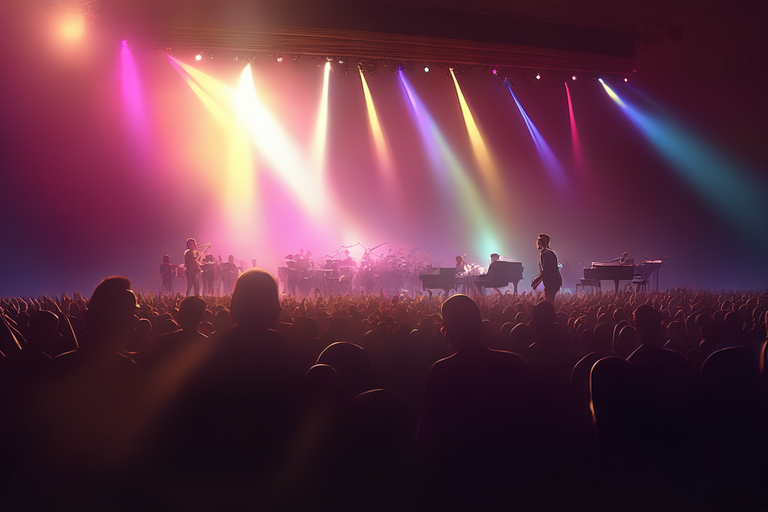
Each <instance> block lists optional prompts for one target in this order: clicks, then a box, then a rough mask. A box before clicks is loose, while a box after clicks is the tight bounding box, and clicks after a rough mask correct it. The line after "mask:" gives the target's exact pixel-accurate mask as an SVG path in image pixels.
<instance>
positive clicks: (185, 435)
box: [0, 268, 768, 510]
mask: <svg viewBox="0 0 768 512" xmlns="http://www.w3.org/2000/svg"><path fill="white" fill-rule="evenodd" d="M548 298H549V297H548ZM0 308H1V309H2V315H0V316H1V317H2V325H1V326H0V352H2V355H3V356H4V357H2V358H0V380H2V384H3V390H4V393H2V398H1V399H0V400H1V401H0V433H2V436H0V482H2V488H0V495H1V496H2V498H1V499H2V502H3V508H4V509H9V510H39V509H56V510H74V509H76V510H96V509H98V510H105V509H106V510H123V509H126V510H223V509H226V510H235V509H237V510H248V509H254V510H361V509H364V510H499V509H504V510H758V509H759V510H765V508H766V505H768V499H766V497H765V492H764V485H765V481H766V476H768V471H766V461H768V459H767V458H766V457H767V456H768V441H766V432H768V430H767V429H766V427H768V414H767V413H768V368H766V362H767V361H766V358H767V357H768V351H767V349H766V340H767V338H766V334H767V333H766V318H767V317H768V292H765V291H720V292H714V291H706V290H700V291H694V290H686V289H672V290H667V291H661V292H658V291H657V292H648V293H630V292H618V293H615V292H607V293H597V294H585V293H581V294H569V293H561V294H559V295H557V296H556V297H555V298H554V303H553V302H552V301H550V300H545V299H544V297H542V296H541V295H540V294H536V293H533V294H532V293H523V294H521V295H514V294H511V293H507V294H504V295H492V296H484V295H477V296H475V297H469V296H467V295H462V294H456V295H453V296H450V297H442V296H433V295H432V294H429V295H417V296H416V297H415V298H411V297H403V296H397V295H396V296H394V297H392V298H388V297H385V296H384V294H383V293H382V294H379V295H364V294H360V295H342V296H331V297H329V298H323V297H317V298H314V299H299V298H295V297H290V296H283V297H281V296H280V294H279V289H278V285H277V282H276V280H275V279H274V277H273V276H272V275H270V274H269V273H267V272H265V271H263V270H260V269H257V268H253V269H250V270H247V271H245V272H244V273H242V274H241V275H240V276H239V277H238V279H237V282H236V284H235V287H234V291H233V293H232V295H231V296H224V297H216V296H211V295H204V296H203V297H197V296H190V297H182V296H181V295H180V294H178V295H176V296H172V295H165V296H157V295H154V294H149V295H144V294H141V293H138V294H137V293H134V291H132V290H131V282H130V280H129V279H127V278H125V277H119V276H113V277H109V278H106V279H104V280H103V281H102V282H101V283H100V284H99V285H98V286H97V287H96V289H95V290H94V291H93V293H92V295H91V296H90V298H86V297H83V296H81V295H79V294H74V296H72V297H70V296H68V295H66V294H65V295H63V296H61V297H58V296H57V297H54V298H49V297H41V298H21V297H12V298H5V299H2V300H0Z"/></svg>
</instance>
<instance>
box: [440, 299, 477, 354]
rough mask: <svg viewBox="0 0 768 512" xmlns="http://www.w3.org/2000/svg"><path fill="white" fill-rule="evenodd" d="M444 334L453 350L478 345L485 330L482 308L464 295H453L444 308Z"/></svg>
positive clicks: (444, 304) (444, 303)
mask: <svg viewBox="0 0 768 512" xmlns="http://www.w3.org/2000/svg"><path fill="white" fill-rule="evenodd" d="M442 316H443V333H444V334H445V335H446V336H447V337H448V339H449V340H450V342H451V346H453V348H455V349H457V350H459V349H461V348H462V347H464V346H467V345H471V344H473V343H478V342H479V341H480V336H481V334H480V333H481V331H482V329H483V319H482V316H481V315H480V308H478V307H477V304H476V303H475V301H473V300H472V299H471V298H470V297H468V296H467V295H463V294H456V295H452V296H451V297H449V298H448V300H446V301H445V302H443V307H442Z"/></svg>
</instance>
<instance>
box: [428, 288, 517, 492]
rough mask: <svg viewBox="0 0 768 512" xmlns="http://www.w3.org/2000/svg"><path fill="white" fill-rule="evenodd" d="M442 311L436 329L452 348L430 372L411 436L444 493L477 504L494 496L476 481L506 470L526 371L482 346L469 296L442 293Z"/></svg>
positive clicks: (502, 354)
mask: <svg viewBox="0 0 768 512" xmlns="http://www.w3.org/2000/svg"><path fill="white" fill-rule="evenodd" d="M442 314H443V327H442V332H443V334H444V336H445V337H446V338H448V340H449V342H450V344H451V346H452V347H453V348H454V349H455V350H456V353H454V354H453V355H451V356H449V357H447V358H445V359H441V360H440V361H437V362H436V363H435V364H434V365H432V368H431V369H430V371H429V375H428V377H427V383H426V387H425V390H424V405H423V408H422V415H421V422H420V424H419V430H418V436H417V441H418V444H419V445H420V447H421V449H422V450H423V452H424V454H425V456H426V457H427V461H428V467H429V468H430V469H428V471H430V470H431V476H433V477H434V478H435V479H436V480H435V483H436V484H437V485H438V488H439V489H441V490H442V492H444V493H446V494H444V496H450V497H451V498H452V499H455V500H457V502H456V506H459V507H469V506H471V504H472V502H473V500H475V501H474V504H475V506H478V505H480V503H481V501H482V499H483V498H484V497H487V498H488V499H489V500H492V501H494V500H495V498H494V497H493V496H492V495H490V494H485V493H484V491H483V492H481V491H480V489H481V488H482V487H484V485H485V484H484V483H483V482H489V480H487V478H489V477H490V476H491V475H493V476H494V478H497V477H499V475H502V474H506V469H508V468H506V469H505V466H506V464H507V457H510V450H511V449H512V445H513V444H514V442H515V441H517V440H518V439H517V436H519V435H520V434H519V430H520V429H519V427H518V426H517V424H516V422H519V421H520V420H521V416H524V415H525V411H524V407H523V404H524V403H525V398H526V396H527V393H528V392H529V390H528V389H526V388H527V387H528V386H529V382H530V372H529V369H528V366H527V365H526V363H525V362H524V361H523V360H522V359H521V358H520V357H519V356H518V355H516V354H512V353H510V352H502V351H496V350H491V349H488V348H486V347H484V346H483V345H482V343H481V330H482V319H481V316H480V309H479V308H478V306H477V304H476V303H475V302H474V301H473V300H472V299H471V298H470V297H468V296H466V295H460V294H457V295H453V296H451V297H449V298H448V299H447V300H446V301H445V302H444V303H443V306H442ZM459 468H464V469H465V470H464V471H462V470H459ZM467 468H473V469H472V470H469V472H470V473H472V474H471V475H469V474H467V471H466V469H467ZM485 505H488V504H485Z"/></svg>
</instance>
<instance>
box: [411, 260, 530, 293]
mask: <svg viewBox="0 0 768 512" xmlns="http://www.w3.org/2000/svg"><path fill="white" fill-rule="evenodd" d="M496 265H498V267H499V268H498V272H497V271H496V267H494V272H495V273H496V279H495V280H494V281H489V282H484V283H483V286H484V287H485V288H501V287H503V286H507V285H509V284H510V283H511V284H512V285H513V286H514V288H515V295H517V284H518V283H519V282H520V281H521V280H522V279H523V264H522V263H521V262H519V261H497V262H496ZM436 270H437V273H432V274H420V275H419V279H421V284H422V288H423V289H424V290H426V289H428V288H437V289H440V290H444V291H445V294H446V295H448V292H449V291H451V290H458V289H459V287H461V286H462V285H463V286H464V289H465V290H466V289H467V288H468V286H473V285H474V283H476V282H478V281H480V280H481V279H482V278H484V277H485V276H468V275H457V274H456V269H455V268H438V269H436Z"/></svg>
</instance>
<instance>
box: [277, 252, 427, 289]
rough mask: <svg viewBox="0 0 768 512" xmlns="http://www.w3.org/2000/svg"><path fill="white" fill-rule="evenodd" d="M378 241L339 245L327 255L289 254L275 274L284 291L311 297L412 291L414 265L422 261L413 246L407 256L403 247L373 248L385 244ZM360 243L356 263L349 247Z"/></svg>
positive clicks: (414, 273) (415, 275)
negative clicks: (380, 251)
mask: <svg viewBox="0 0 768 512" xmlns="http://www.w3.org/2000/svg"><path fill="white" fill-rule="evenodd" d="M385 244H386V242H385V243H382V244H379V245H377V246H376V247H373V248H371V249H367V248H365V246H363V245H362V244H359V243H358V244H354V245H352V246H342V247H341V248H340V249H339V250H338V251H336V252H335V253H334V254H326V255H324V256H322V257H320V258H317V259H313V258H311V257H307V256H308V255H310V256H311V253H310V252H309V251H307V253H306V254H288V255H286V256H285V258H284V260H285V263H284V266H281V267H280V268H279V269H278V277H280V279H281V282H282V283H283V290H282V291H283V293H287V294H291V295H302V296H310V295H312V294H315V295H317V294H322V295H323V296H329V295H331V294H334V295H338V294H342V295H343V294H351V293H358V292H360V291H364V292H365V293H366V294H371V293H375V292H376V291H378V290H380V289H382V290H384V292H385V293H386V294H388V295H392V294H398V293H405V292H407V290H410V289H412V290H415V289H416V285H414V284H413V283H412V282H411V281H415V282H416V283H417V284H418V272H417V265H418V264H420V263H423V261H419V260H417V259H416V257H415V249H414V250H412V251H411V253H410V254H409V255H408V256H406V255H405V254H404V249H402V248H400V249H397V250H393V249H390V250H389V251H388V253H386V254H375V253H374V251H375V250H376V249H378V248H379V247H381V246H383V245H385ZM357 245H360V246H361V247H363V249H364V253H363V255H362V257H361V259H360V262H359V263H358V262H357V261H356V260H355V259H354V258H353V257H352V256H351V254H350V251H349V249H351V248H353V247H355V246H357Z"/></svg>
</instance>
